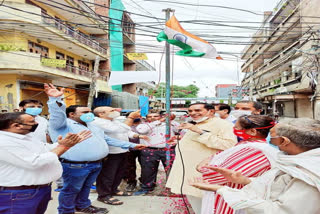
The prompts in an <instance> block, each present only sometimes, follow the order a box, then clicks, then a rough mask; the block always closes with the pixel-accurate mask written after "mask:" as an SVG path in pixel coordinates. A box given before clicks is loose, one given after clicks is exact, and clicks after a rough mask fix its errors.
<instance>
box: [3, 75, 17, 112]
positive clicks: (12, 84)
mask: <svg viewBox="0 0 320 214" xmlns="http://www.w3.org/2000/svg"><path fill="white" fill-rule="evenodd" d="M16 82H17V81H16V76H15V75H6V77H5V78H0V89H1V90H0V109H7V110H9V111H12V110H13V109H15V108H17V107H18V104H17V102H16V100H17V85H16Z"/></svg>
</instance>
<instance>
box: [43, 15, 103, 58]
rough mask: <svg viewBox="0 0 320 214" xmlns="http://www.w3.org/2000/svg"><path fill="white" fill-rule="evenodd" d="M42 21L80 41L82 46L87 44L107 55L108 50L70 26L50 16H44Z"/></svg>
mask: <svg viewBox="0 0 320 214" xmlns="http://www.w3.org/2000/svg"><path fill="white" fill-rule="evenodd" d="M42 21H43V22H44V23H46V24H49V25H50V26H53V27H55V28H57V29H58V30H60V31H62V32H64V33H65V34H66V35H68V36H71V37H72V38H74V39H76V40H78V41H79V42H81V43H82V44H85V45H87V46H89V47H91V48H93V49H95V50H96V51H98V52H100V53H103V54H104V55H107V53H108V51H107V49H105V48H103V47H101V46H100V45H99V43H98V42H97V41H94V40H92V39H90V38H88V37H87V36H85V35H84V34H83V33H80V32H79V31H77V30H76V29H73V28H72V27H70V26H67V25H65V24H63V23H61V22H60V21H58V20H56V19H55V18H53V17H50V16H48V15H43V16H42Z"/></svg>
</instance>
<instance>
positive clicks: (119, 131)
mask: <svg viewBox="0 0 320 214" xmlns="http://www.w3.org/2000/svg"><path fill="white" fill-rule="evenodd" d="M93 113H94V114H95V116H96V118H95V120H94V121H93V122H92V124H93V125H96V126H98V127H100V128H101V129H103V131H104V132H105V134H106V135H108V136H110V137H112V138H115V139H118V140H123V141H129V138H140V139H148V138H147V137H146V136H144V135H139V134H137V133H134V132H132V131H131V126H132V124H133V121H134V119H136V118H139V117H140V112H139V111H137V112H132V113H131V114H130V115H129V116H128V118H127V120H126V121H125V122H124V123H121V122H120V121H118V120H115V119H116V118H117V117H119V116H120V109H117V108H112V107H109V106H102V107H97V108H95V109H94V111H93ZM127 152H128V149H122V148H120V147H113V146H109V155H108V157H107V158H105V159H104V160H103V162H102V169H101V172H100V174H99V176H98V178H97V192H98V201H101V202H103V203H106V204H111V205H121V204H123V202H122V201H120V200H118V199H116V198H114V197H113V196H130V195H131V194H129V193H127V192H121V191H119V190H118V186H119V185H120V183H121V180H122V178H123V177H124V174H125V164H126V153H127Z"/></svg>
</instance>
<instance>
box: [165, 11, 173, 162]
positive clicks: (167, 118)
mask: <svg viewBox="0 0 320 214" xmlns="http://www.w3.org/2000/svg"><path fill="white" fill-rule="evenodd" d="M162 12H165V13H166V21H168V20H169V19H170V13H171V12H174V10H172V9H171V8H167V9H164V10H162ZM170 96H171V89H170V44H169V43H168V42H166V141H167V142H168V140H169V139H170V137H171V136H170V133H171V130H170V129H171V127H170V116H171V114H170V106H171V105H170V104H171V100H170ZM167 148H169V145H167ZM166 160H167V166H169V164H170V151H169V149H168V150H167V151H166Z"/></svg>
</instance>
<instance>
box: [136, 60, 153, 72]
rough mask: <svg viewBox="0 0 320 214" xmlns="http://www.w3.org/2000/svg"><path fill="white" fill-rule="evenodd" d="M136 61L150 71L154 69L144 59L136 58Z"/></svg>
mask: <svg viewBox="0 0 320 214" xmlns="http://www.w3.org/2000/svg"><path fill="white" fill-rule="evenodd" d="M137 61H138V63H140V64H141V65H143V66H144V67H146V68H147V69H149V70H150V71H155V68H154V67H153V66H151V65H150V64H149V63H148V62H147V61H145V60H137Z"/></svg>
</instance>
